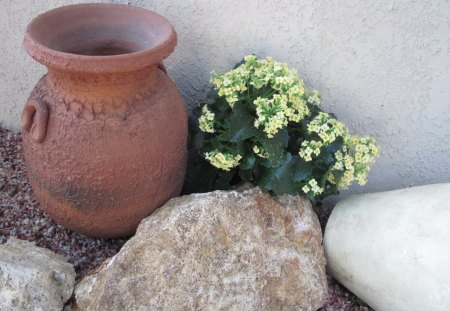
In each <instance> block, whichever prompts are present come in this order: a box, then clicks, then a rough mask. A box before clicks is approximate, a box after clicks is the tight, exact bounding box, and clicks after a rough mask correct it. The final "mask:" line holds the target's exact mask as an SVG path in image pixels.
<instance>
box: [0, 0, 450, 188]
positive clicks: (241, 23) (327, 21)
mask: <svg viewBox="0 0 450 311" xmlns="http://www.w3.org/2000/svg"><path fill="white" fill-rule="evenodd" d="M75 2H86V1H69V0H51V1H38V0H33V1H25V0H22V1H12V0H7V1H5V0H3V1H2V2H1V4H0V8H1V11H0V40H1V44H0V52H1V56H2V57H1V58H0V66H1V67H0V68H1V71H0V82H1V83H0V122H1V125H2V126H3V127H6V128H11V129H14V130H18V129H19V126H20V124H19V116H20V113H21V109H22V106H23V105H24V103H25V101H26V98H27V96H28V94H29V92H30V91H31V89H32V88H33V86H34V84H35V83H36V81H37V80H38V78H39V76H40V75H41V74H42V73H43V72H44V68H42V66H40V65H38V64H36V63H35V62H33V61H32V59H31V58H30V57H28V56H27V55H26V53H25V52H24V51H23V49H22V47H21V41H22V35H23V32H24V30H25V27H26V24H27V23H28V21H29V20H30V19H31V18H32V17H33V16H35V15H36V14H38V13H40V12H43V11H45V10H47V9H50V8H53V7H57V6H60V5H63V4H68V3H75ZM104 2H119V3H128V4H131V5H137V6H141V7H145V8H148V9H152V10H154V11H156V12H159V13H160V14H162V15H164V16H166V17H167V18H168V19H169V20H170V21H171V22H172V23H173V25H174V26H175V28H176V30H177V32H178V39H179V44H178V47H177V49H176V51H175V52H174V54H173V55H172V56H171V57H170V58H169V59H168V60H167V61H166V65H167V67H168V70H169V72H170V75H171V76H172V78H173V80H174V81H175V82H176V83H177V85H178V86H179V88H180V89H181V91H182V93H183V96H184V98H185V100H186V102H187V103H188V104H189V105H193V104H195V103H198V101H199V100H200V99H201V98H202V97H203V96H204V94H205V90H206V87H207V81H208V79H209V73H210V72H211V71H212V70H217V71H224V70H228V69H229V68H230V67H232V66H233V65H234V63H236V62H237V61H239V60H240V59H241V58H242V57H243V56H244V55H246V54H250V53H255V54H256V55H257V56H260V57H265V56H267V55H271V56H273V57H274V58H276V59H277V60H280V61H285V62H287V63H288V64H289V65H290V66H291V67H293V68H297V69H298V70H299V72H300V73H301V75H302V76H303V77H304V78H305V81H306V83H307V85H309V86H312V87H314V88H316V89H319V90H320V91H321V93H322V97H323V106H324V107H325V109H326V110H328V111H333V112H335V113H336V114H337V116H338V117H339V118H340V119H341V120H343V121H345V122H346V123H347V124H348V125H349V126H350V129H351V130H352V131H353V132H354V133H359V134H371V135H373V136H374V137H375V138H376V139H377V140H378V142H379V144H380V146H381V149H382V155H381V158H380V159H379V161H378V162H377V164H376V165H375V166H374V167H373V172H372V173H371V175H370V178H369V179H370V181H369V183H368V185H367V186H366V187H365V188H355V189H353V190H352V191H360V190H363V191H378V190H387V189H393V188H399V187H405V186H411V185H420V184H427V183H437V182H450V2H449V1H448V0H447V1H444V0H441V1H440V0H434V1H433V0H422V1H413V0H382V1H360V0H339V1H315V0H307V1H287V0H279V1H263V0H252V1H250V0H247V1H238V0H233V1H206V0H170V1H169V0H157V1H150V0H148V1H146V0H131V1H120V0H116V1H104Z"/></svg>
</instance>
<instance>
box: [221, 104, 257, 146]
mask: <svg viewBox="0 0 450 311" xmlns="http://www.w3.org/2000/svg"><path fill="white" fill-rule="evenodd" d="M254 122H255V117H254V116H252V115H251V114H250V113H249V112H248V111H247V109H246V108H245V106H244V104H243V103H242V102H237V103H235V104H234V107H233V110H232V111H231V113H230V129H229V131H228V135H229V140H230V142H238V141H241V140H244V139H247V138H250V137H253V136H255V135H256V134H257V133H258V130H257V129H256V128H255V126H254Z"/></svg>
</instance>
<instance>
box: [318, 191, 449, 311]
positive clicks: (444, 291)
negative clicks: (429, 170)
mask: <svg viewBox="0 0 450 311" xmlns="http://www.w3.org/2000/svg"><path fill="white" fill-rule="evenodd" d="M324 246H325V254H326V257H327V261H328V270H329V271H330V272H331V273H332V275H333V276H334V277H335V278H336V279H337V280H338V281H339V282H341V283H342V284H343V285H344V286H345V287H347V288H348V289H349V290H351V291H352V292H353V293H355V294H356V295H357V296H358V297H360V298H361V299H362V300H364V301H365V302H366V303H368V304H369V305H370V306H371V307H373V308H374V309H375V310H378V311H383V310H396V311H403V310H404V311H415V310H417V311H425V310H426V311H449V310H450V184H436V185H428V186H422V187H415V188H408V189H401V190H396V191H389V192H382V193H373V194H364V195H357V196H351V197H349V198H347V199H344V200H342V201H341V202H339V203H338V204H337V206H336V207H335V209H334V210H333V212H332V214H331V216H330V219H329V221H328V224H327V226H326V229H325V237H324Z"/></svg>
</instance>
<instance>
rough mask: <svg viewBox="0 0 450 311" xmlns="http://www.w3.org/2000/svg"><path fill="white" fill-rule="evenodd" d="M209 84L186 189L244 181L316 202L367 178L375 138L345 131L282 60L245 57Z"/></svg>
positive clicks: (195, 126) (196, 117)
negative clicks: (322, 108) (209, 90)
mask: <svg viewBox="0 0 450 311" xmlns="http://www.w3.org/2000/svg"><path fill="white" fill-rule="evenodd" d="M211 83H212V84H213V88H212V90H211V92H210V94H209V96H208V99H207V101H206V103H204V104H203V105H201V106H199V107H198V108H196V109H194V110H193V111H192V114H191V117H190V154H191V157H190V166H189V171H188V176H187V179H186V184H185V192H202V191H209V190H212V189H227V188H229V187H230V186H232V185H233V184H235V183H238V182H240V181H248V182H252V183H254V184H256V185H258V186H260V187H261V188H263V189H266V190H269V191H272V192H273V193H275V194H284V193H289V194H297V193H304V194H306V195H307V196H308V197H309V198H310V199H311V200H317V199H322V198H324V197H325V196H328V195H331V194H337V193H338V191H339V189H344V188H347V187H348V186H349V185H350V184H351V183H352V182H353V181H357V182H358V183H359V184H360V185H364V184H365V183H366V181H367V174H368V172H369V170H370V165H371V164H372V163H374V161H375V159H376V157H377V156H378V148H377V146H376V145H375V141H374V140H373V139H372V138H370V137H363V138H361V137H358V136H350V135H349V131H348V128H347V127H346V126H345V125H344V124H343V123H342V122H339V121H338V120H336V118H335V116H334V115H333V114H328V113H325V112H323V111H322V110H321V109H320V107H319V104H320V95H319V92H317V91H310V90H308V89H306V88H305V85H304V83H303V81H302V80H301V79H300V78H299V77H298V75H297V72H296V71H295V70H292V69H289V68H288V66H287V65H286V64H284V63H278V62H276V61H274V60H273V59H272V58H270V57H268V58H266V59H261V60H259V59H257V58H256V57H255V56H253V55H249V56H247V57H245V58H244V60H243V61H242V62H241V63H240V64H238V65H236V67H235V68H234V69H233V70H231V71H228V72H226V73H224V74H217V73H213V76H212V79H211ZM196 155H197V156H199V157H197V158H196V157H195V156H196Z"/></svg>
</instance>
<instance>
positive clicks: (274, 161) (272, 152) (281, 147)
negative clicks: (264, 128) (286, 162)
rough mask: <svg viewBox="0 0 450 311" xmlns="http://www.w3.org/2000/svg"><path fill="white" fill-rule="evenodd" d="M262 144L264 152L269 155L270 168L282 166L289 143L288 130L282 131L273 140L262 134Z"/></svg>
mask: <svg viewBox="0 0 450 311" xmlns="http://www.w3.org/2000/svg"><path fill="white" fill-rule="evenodd" d="M259 137H260V143H261V145H262V147H263V148H264V150H266V151H267V153H268V154H269V159H268V160H269V162H268V166H270V167H278V166H280V165H281V164H282V162H283V158H284V156H285V153H284V152H285V149H286V148H287V144H288V141H289V135H288V132H287V130H286V129H282V130H280V131H279V132H278V133H277V134H275V135H274V136H273V138H268V137H267V136H265V134H260V136H259Z"/></svg>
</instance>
